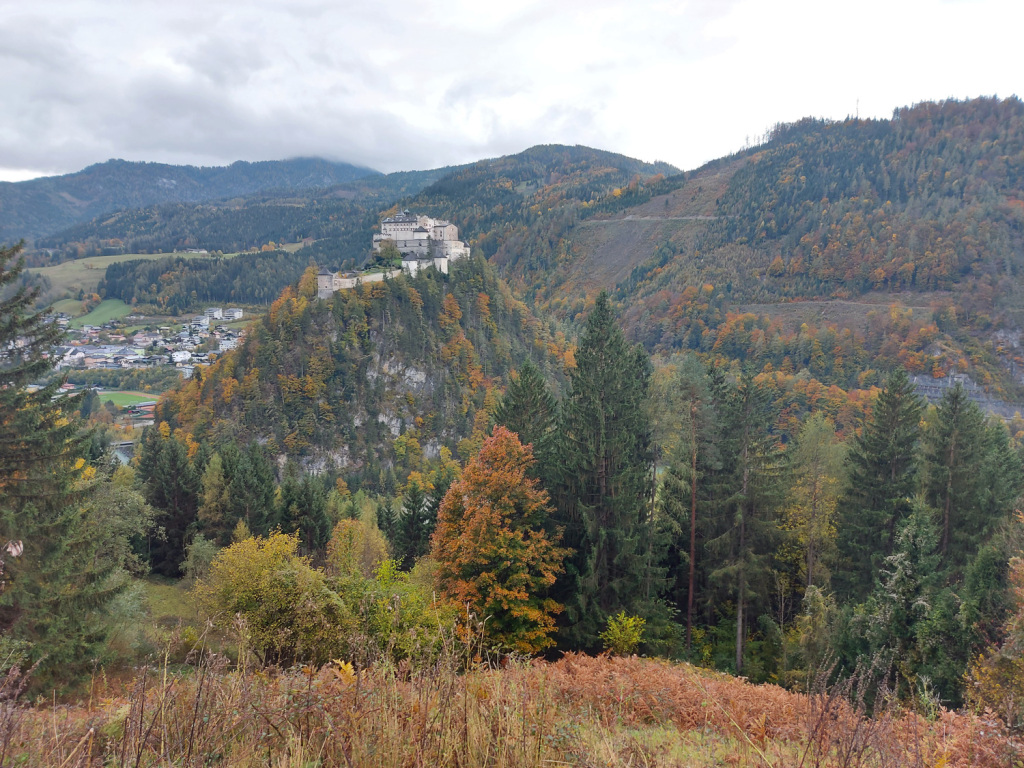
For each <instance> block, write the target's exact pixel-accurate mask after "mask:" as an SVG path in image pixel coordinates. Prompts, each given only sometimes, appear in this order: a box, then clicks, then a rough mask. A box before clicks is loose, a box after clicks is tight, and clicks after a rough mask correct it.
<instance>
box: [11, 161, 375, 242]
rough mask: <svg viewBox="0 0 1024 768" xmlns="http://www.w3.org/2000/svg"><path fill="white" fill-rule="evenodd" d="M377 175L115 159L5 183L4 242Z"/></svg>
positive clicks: (327, 165)
mask: <svg viewBox="0 0 1024 768" xmlns="http://www.w3.org/2000/svg"><path fill="white" fill-rule="evenodd" d="M376 173H377V172H376V171H373V170H370V169H368V168H360V167H358V166H354V165H350V164H348V163H335V162H331V161H329V160H322V159H320V158H296V159H293V160H279V161H265V162H256V163H247V162H241V161H239V162H236V163H232V164H231V165H229V166H224V167H195V166H191V165H165V164H162V163H135V162H128V161H125V160H108V161H107V162H105V163H98V164H96V165H91V166H89V167H88V168H85V169H84V170H82V171H78V172H77V173H69V174H66V175H63V176H48V177H45V178H40V179H31V180H29V181H20V182H14V183H11V182H5V183H0V242H8V241H16V240H18V239H21V238H27V239H34V238H38V237H40V236H43V235H48V234H52V233H54V232H57V231H59V230H62V229H65V228H67V227H68V226H71V225H72V224H75V223H77V222H81V221H88V220H90V219H92V218H94V217H96V216H99V215H101V214H104V213H109V212H111V211H117V210H121V209H125V208H141V207H144V206H150V205H156V204H159V203H167V202H196V201H203V200H218V199H221V198H226V197H235V196H240V195H242V196H245V195H253V194H256V193H259V192H262V191H269V190H305V189H310V188H322V187H330V186H333V185H336V184H339V183H341V182H345V181H352V180H354V179H359V178H363V177H366V176H370V175H375V174H376Z"/></svg>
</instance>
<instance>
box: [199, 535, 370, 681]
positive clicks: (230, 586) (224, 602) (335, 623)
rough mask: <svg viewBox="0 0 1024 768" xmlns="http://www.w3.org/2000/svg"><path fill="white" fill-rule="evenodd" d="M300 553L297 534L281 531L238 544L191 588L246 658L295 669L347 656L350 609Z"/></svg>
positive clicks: (202, 605) (350, 618)
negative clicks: (299, 664) (298, 664)
mask: <svg viewBox="0 0 1024 768" xmlns="http://www.w3.org/2000/svg"><path fill="white" fill-rule="evenodd" d="M298 547H299V539H298V536H295V535H291V536H289V535H287V534H283V533H275V534H272V535H271V536H270V537H269V538H266V539H263V538H251V539H246V540H244V541H239V542H236V543H235V544H232V545H231V546H230V547H227V548H226V549H223V550H221V552H220V554H219V555H218V556H217V557H216V559H214V561H213V563H212V564H211V565H210V572H209V575H208V576H207V577H206V578H204V579H202V580H201V581H200V582H199V583H198V584H197V585H196V586H195V588H194V589H193V594H194V596H195V598H196V600H197V602H198V603H199V606H200V608H201V610H203V611H204V612H205V613H206V615H207V616H208V617H209V618H210V620H211V621H212V622H213V624H214V625H215V626H217V627H219V628H221V629H226V630H228V631H231V632H233V633H234V634H235V635H236V636H237V638H238V640H239V642H240V644H241V648H240V649H239V651H240V653H239V656H240V657H241V656H242V655H243V654H244V653H245V652H246V651H251V652H252V653H254V654H256V656H257V657H258V658H259V660H260V661H261V662H262V663H263V664H276V665H281V666H289V665H291V664H294V663H296V662H299V661H303V662H311V663H314V664H323V663H325V662H327V661H329V660H330V659H331V658H334V657H337V656H340V655H342V654H344V653H345V652H346V650H347V646H346V641H347V638H348V637H349V635H350V633H351V631H352V630H353V629H354V620H353V615H352V611H351V610H350V609H349V607H348V606H347V605H346V604H345V602H344V601H343V600H342V599H341V597H339V596H338V594H337V593H336V592H334V591H333V590H332V589H330V588H329V587H328V585H327V579H326V576H325V575H324V573H323V572H322V571H319V570H317V569H315V568H313V567H311V566H310V565H309V561H308V559H307V558H304V557H301V556H300V555H299V554H298Z"/></svg>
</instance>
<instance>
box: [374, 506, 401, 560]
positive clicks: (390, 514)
mask: <svg viewBox="0 0 1024 768" xmlns="http://www.w3.org/2000/svg"><path fill="white" fill-rule="evenodd" d="M396 517H397V516H396V515H395V510H394V508H393V507H392V506H391V501H390V500H389V499H384V500H383V501H381V502H379V503H378V504H377V527H378V528H380V532H381V533H383V534H384V538H386V539H387V540H388V543H389V544H390V545H391V550H392V553H393V554H394V555H395V556H396V557H397V556H398V555H397V552H396V547H397V544H396V539H395V537H396V534H397V531H396V522H395V521H396Z"/></svg>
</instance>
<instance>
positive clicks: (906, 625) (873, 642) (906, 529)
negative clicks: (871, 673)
mask: <svg viewBox="0 0 1024 768" xmlns="http://www.w3.org/2000/svg"><path fill="white" fill-rule="evenodd" d="M939 535H940V534H939V530H938V527H937V525H936V523H935V511H934V510H933V509H931V508H930V507H928V506H927V505H926V504H924V503H923V502H922V501H921V500H920V499H917V500H914V501H912V502H911V507H910V510H909V511H908V513H907V515H906V516H905V518H904V519H903V520H901V521H900V524H899V528H898V529H897V534H896V537H895V540H894V542H893V544H894V546H893V551H892V552H891V554H889V555H887V556H886V557H885V558H884V560H883V561H882V563H881V567H880V568H879V572H878V580H877V581H876V584H875V588H874V591H873V592H872V594H871V596H870V597H869V599H868V600H867V602H866V603H865V604H864V605H863V606H862V607H861V608H860V609H859V610H858V614H859V617H858V618H859V620H860V621H861V622H862V626H863V632H864V636H865V638H866V640H867V642H868V650H869V653H870V655H871V657H873V658H876V659H881V660H883V661H884V663H886V664H888V665H890V667H891V669H892V670H893V672H895V674H896V676H897V684H898V686H899V687H900V689H901V690H902V691H903V692H904V693H906V692H907V690H908V688H907V686H908V685H911V686H912V685H914V683H915V681H916V680H917V677H918V674H919V672H920V671H921V669H922V668H923V666H924V664H925V663H926V662H927V661H929V659H928V658H927V654H925V653H924V651H925V649H926V648H927V647H928V643H927V637H926V635H927V633H926V629H927V627H928V624H929V620H930V619H931V618H932V616H933V612H934V610H935V607H936V596H937V594H936V587H937V581H938V578H937V568H938V563H939V556H938V554H937V552H936V549H937V546H938V543H939Z"/></svg>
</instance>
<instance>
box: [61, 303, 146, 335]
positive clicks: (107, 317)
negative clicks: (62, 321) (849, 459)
mask: <svg viewBox="0 0 1024 768" xmlns="http://www.w3.org/2000/svg"><path fill="white" fill-rule="evenodd" d="M131 311H132V308H131V307H129V306H128V305H127V304H125V303H124V302H123V301H121V300H120V299H105V300H104V301H101V302H100V304H99V306H97V307H96V308H95V309H93V310H92V312H90V313H89V314H87V315H82V316H81V317H76V318H75V319H74V320H72V321H71V327H72V328H81V327H83V326H86V325H103V324H104V323H109V322H110V321H111V320H115V319H117V318H119V317H124V316H125V315H127V314H128V313H129V312H131Z"/></svg>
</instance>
